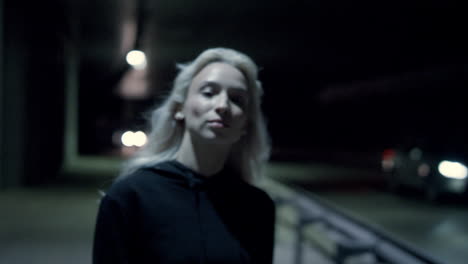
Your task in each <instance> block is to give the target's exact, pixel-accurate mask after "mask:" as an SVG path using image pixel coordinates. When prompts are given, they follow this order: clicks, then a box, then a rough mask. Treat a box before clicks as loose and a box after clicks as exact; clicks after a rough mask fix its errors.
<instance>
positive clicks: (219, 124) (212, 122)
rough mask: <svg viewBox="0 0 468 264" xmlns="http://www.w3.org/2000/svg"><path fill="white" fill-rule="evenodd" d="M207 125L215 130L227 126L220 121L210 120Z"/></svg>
mask: <svg viewBox="0 0 468 264" xmlns="http://www.w3.org/2000/svg"><path fill="white" fill-rule="evenodd" d="M208 124H209V125H210V127H215V128H225V127H228V125H227V124H226V123H224V122H223V121H221V120H210V121H208Z"/></svg>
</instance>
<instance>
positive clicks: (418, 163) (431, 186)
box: [382, 147, 468, 201]
mask: <svg viewBox="0 0 468 264" xmlns="http://www.w3.org/2000/svg"><path fill="white" fill-rule="evenodd" d="M467 164H468V163H467V155H466V153H465V152H463V151H441V150H440V149H439V150H431V149H426V148H425V149H423V148H422V147H410V148H395V149H386V150H384V151H383V153H382V170H383V172H384V174H385V176H386V181H387V186H388V187H389V189H391V190H393V191H396V190H398V189H400V187H411V188H412V189H413V190H414V189H418V190H421V191H423V193H424V194H425V196H426V198H427V199H428V200H431V201H434V200H438V199H439V198H440V197H441V195H443V194H456V195H459V194H465V193H466V192H467V189H468V178H467V174H468V170H467V167H466V166H467Z"/></svg>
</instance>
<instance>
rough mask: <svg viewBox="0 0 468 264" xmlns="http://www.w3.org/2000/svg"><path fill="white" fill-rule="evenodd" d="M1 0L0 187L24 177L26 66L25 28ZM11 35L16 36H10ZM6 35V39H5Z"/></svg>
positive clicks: (10, 185)
mask: <svg viewBox="0 0 468 264" xmlns="http://www.w3.org/2000/svg"><path fill="white" fill-rule="evenodd" d="M8 4H11V2H7V1H4V0H0V21H1V22H0V188H1V189H4V188H7V187H14V186H18V185H20V184H21V183H22V179H23V178H22V177H23V176H24V166H25V164H24V160H25V158H24V157H25V156H24V153H25V152H24V146H25V144H24V142H25V140H24V132H25V129H24V124H25V107H24V106H25V92H26V87H25V71H24V69H25V67H26V53H27V52H26V48H25V46H24V41H23V37H24V35H23V33H24V30H23V29H24V28H23V26H22V25H23V24H24V23H21V22H22V20H21V18H20V17H18V16H16V15H15V14H7V13H5V12H3V10H7V8H6V6H7V5H8ZM11 32H14V33H15V34H9V33H11ZM7 36H8V37H7Z"/></svg>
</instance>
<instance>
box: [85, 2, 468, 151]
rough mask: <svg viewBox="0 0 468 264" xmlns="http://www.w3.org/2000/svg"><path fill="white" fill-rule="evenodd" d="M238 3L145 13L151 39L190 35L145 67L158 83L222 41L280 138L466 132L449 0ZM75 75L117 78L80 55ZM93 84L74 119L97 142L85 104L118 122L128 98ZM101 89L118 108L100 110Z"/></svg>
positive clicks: (365, 142) (462, 67)
mask: <svg viewBox="0 0 468 264" xmlns="http://www.w3.org/2000/svg"><path fill="white" fill-rule="evenodd" d="M213 8H214V7H213ZM219 8H221V7H219ZM238 9H239V10H248V12H247V11H246V12H245V13H242V15H238V14H237V13H234V12H231V13H229V12H210V13H209V14H204V15H205V16H202V15H201V14H200V15H199V16H197V15H196V14H195V15H192V16H190V15H188V17H186V18H184V19H181V18H178V17H170V16H167V17H168V18H167V19H166V20H165V21H162V19H160V20H158V18H156V19H152V20H151V21H152V23H156V22H154V21H159V24H153V25H152V26H153V27H155V28H157V29H158V30H159V32H160V34H159V35H158V37H159V39H158V40H157V41H159V43H165V44H166V45H170V46H171V47H172V46H174V48H180V50H182V49H181V47H193V49H191V50H190V49H189V48H186V49H184V51H185V52H181V54H180V56H175V57H174V58H172V60H170V61H169V62H167V63H166V64H164V66H163V67H162V68H159V69H158V72H154V76H156V75H158V78H159V79H160V82H161V83H162V84H163V86H165V87H169V86H170V85H169V84H170V82H171V81H172V79H173V78H174V73H175V72H174V63H175V62H181V61H186V60H187V59H188V58H190V59H192V58H193V57H194V56H195V55H196V54H197V53H198V52H199V49H200V48H201V47H203V48H206V47H210V46H219V45H222V46H228V47H232V48H238V49H240V50H242V51H245V52H246V53H248V54H249V55H251V56H252V57H253V58H254V59H255V60H256V61H257V63H258V64H259V65H260V66H261V68H262V70H261V73H260V77H261V80H262V81H263V84H264V88H265V92H266V93H265V98H264V99H265V100H264V110H265V114H266V116H267V119H268V121H269V128H270V132H271V134H272V137H273V142H274V143H275V145H276V146H277V147H280V148H305V149H311V150H313V149H319V148H330V149H342V148H349V149H358V150H359V149H362V150H368V149H380V148H383V147H386V146H389V145H394V144H397V143H399V142H403V141H411V140H412V139H413V138H421V137H430V138H439V140H444V139H443V138H444V136H442V134H444V135H445V134H447V133H448V131H447V130H446V129H443V128H442V125H440V124H441V123H444V124H445V125H443V127H447V124H449V126H450V127H452V129H451V131H455V132H453V133H448V134H451V135H452V138H454V137H459V136H460V135H464V131H465V130H463V129H464V128H463V125H462V123H460V122H458V120H462V119H464V118H465V112H466V111H465V109H464V106H463V105H464V103H463V102H464V101H466V100H465V97H464V94H463V90H464V89H465V87H466V77H465V76H466V70H467V69H466V65H467V64H466V63H467V52H466V47H467V46H468V43H467V41H466V40H465V38H464V33H463V32H464V30H465V25H466V18H465V17H466V16H465V15H464V14H462V12H461V11H462V9H460V8H458V7H456V6H454V5H452V3H450V2H443V3H442V2H437V3H436V2H421V3H417V2H411V1H409V2H408V1H396V2H395V1H394V2H392V3H389V4H380V3H379V4H376V3H374V2H373V1H359V2H356V1H353V2H348V1H317V2H313V3H310V2H305V1H291V2H288V3H285V2H282V3H280V2H276V1H273V2H271V3H269V4H267V3H265V4H264V5H263V6H262V5H261V4H258V3H257V4H256V6H253V7H252V6H250V7H249V8H247V7H245V8H243V9H242V8H240V7H239V8H238ZM182 13H183V12H182ZM184 14H190V13H184ZM234 19H235V20H234ZM161 21H162V22H164V23H162V22H161ZM169 22H172V24H171V23H169ZM150 26H151V25H147V26H146V28H148V27H150ZM176 32H179V33H178V34H176ZM182 32H185V33H182ZM188 32H190V33H188ZM154 38H155V37H154V36H151V37H150V39H154ZM161 45H162V44H161ZM188 50H190V51H188ZM156 51H157V50H156ZM87 71H88V72H87ZM93 76H94V77H93ZM96 76H99V77H96ZM109 76H111V77H112V75H109ZM114 76H115V74H114ZM82 77H83V78H84V79H83V80H82V82H83V83H84V84H95V85H96V84H98V85H100V86H103V87H106V86H108V87H113V85H115V83H112V82H111V81H110V80H112V78H110V77H109V78H106V75H105V74H102V72H101V73H97V70H96V69H93V68H92V67H88V66H87V65H84V66H82ZM86 78H88V79H86ZM95 85H86V86H82V88H83V89H82V91H81V96H82V97H81V98H82V100H85V101H86V105H88V106H89V112H88V114H87V113H86V112H84V113H83V114H82V119H81V122H83V124H84V125H83V126H82V127H83V128H84V130H83V131H80V133H81V135H82V138H83V139H84V140H82V142H83V144H84V145H86V143H85V142H86V141H89V142H96V139H94V140H92V138H93V135H95V131H94V128H95V125H96V121H95V120H93V116H94V117H96V116H99V113H100V116H101V117H103V118H104V119H106V118H107V119H113V120H117V121H116V122H118V120H119V118H120V117H119V115H121V114H122V112H123V111H124V110H123V108H125V107H124V106H123V105H127V108H128V104H126V103H124V102H122V101H121V100H119V99H118V98H113V97H112V96H109V90H103V91H102V92H100V93H99V92H96V89H95V88H94V86H95ZM102 100H107V102H108V104H109V105H110V106H111V107H114V109H115V110H110V109H107V110H106V111H105V112H102V111H104V110H103V109H102V108H100V107H99V106H100V102H102ZM152 102H153V100H147V101H141V102H134V103H132V104H131V105H132V107H131V109H132V111H134V113H135V116H139V115H138V111H140V112H141V111H142V110H143V109H145V107H146V106H149V105H151V104H152ZM100 109H101V110H100ZM84 111H86V109H84ZM96 111H97V113H98V114H96ZM100 111H101V112H100ZM136 119H138V118H135V119H134V120H136ZM119 125H120V126H124V125H125V124H123V125H122V124H119ZM114 128H115V124H114ZM109 131H110V130H109ZM94 137H95V136H94ZM441 138H442V139H441ZM92 145H94V144H91V143H90V144H89V145H88V146H92ZM85 149H86V147H85ZM88 149H89V150H90V151H95V150H92V147H89V148H88Z"/></svg>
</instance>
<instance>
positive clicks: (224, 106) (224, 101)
mask: <svg viewBox="0 0 468 264" xmlns="http://www.w3.org/2000/svg"><path fill="white" fill-rule="evenodd" d="M228 106H229V99H228V97H227V96H226V95H224V94H220V96H219V97H218V100H217V101H216V106H215V110H216V112H217V113H225V112H226V111H227V110H228Z"/></svg>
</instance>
